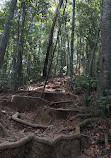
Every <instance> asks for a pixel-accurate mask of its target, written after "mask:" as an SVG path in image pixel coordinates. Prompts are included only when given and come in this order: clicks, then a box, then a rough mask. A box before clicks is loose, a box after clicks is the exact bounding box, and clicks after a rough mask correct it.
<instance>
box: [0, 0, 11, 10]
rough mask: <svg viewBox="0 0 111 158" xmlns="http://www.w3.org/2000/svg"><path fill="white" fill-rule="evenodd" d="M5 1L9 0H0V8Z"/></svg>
mask: <svg viewBox="0 0 111 158" xmlns="http://www.w3.org/2000/svg"><path fill="white" fill-rule="evenodd" d="M6 1H9V0H0V10H1V8H2V6H3V5H4V3H5V2H6Z"/></svg>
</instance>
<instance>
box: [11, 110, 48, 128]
mask: <svg viewBox="0 0 111 158" xmlns="http://www.w3.org/2000/svg"><path fill="white" fill-rule="evenodd" d="M18 117H19V112H17V113H16V114H14V115H12V120H14V121H16V122H18V123H21V124H23V125H26V126H30V127H33V128H42V129H46V128H50V127H51V126H43V125H37V124H32V123H29V122H26V121H23V120H21V119H19V118H18Z"/></svg>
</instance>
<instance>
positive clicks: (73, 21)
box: [70, 0, 75, 82]
mask: <svg viewBox="0 0 111 158" xmlns="http://www.w3.org/2000/svg"><path fill="white" fill-rule="evenodd" d="M74 23H75V0H73V17H72V34H71V55H70V79H71V82H72V78H73V51H74Z"/></svg>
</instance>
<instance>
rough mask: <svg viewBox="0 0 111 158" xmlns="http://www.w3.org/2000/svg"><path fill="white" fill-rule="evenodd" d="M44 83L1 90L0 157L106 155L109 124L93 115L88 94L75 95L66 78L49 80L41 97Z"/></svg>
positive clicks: (41, 157)
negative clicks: (85, 97) (4, 91)
mask: <svg viewBox="0 0 111 158" xmlns="http://www.w3.org/2000/svg"><path fill="white" fill-rule="evenodd" d="M43 86H44V82H41V83H39V84H38V85H37V84H36V85H35V84H32V85H28V86H25V87H23V88H21V89H20V90H19V91H18V92H16V93H11V92H9V93H1V96H0V107H1V110H0V112H1V115H0V123H1V125H3V128H4V129H3V128H2V127H1V126H0V127H1V130H0V157H3V158H9V157H7V153H9V155H10V157H11V158H12V157H14V156H15V157H16V158H19V157H20V158H22V157H25V156H26V157H27V158H43V157H44V158H57V157H61V158H77V157H82V158H83V157H85V158H87V157H89V158H96V157H98V158H99V157H101V158H102V157H103V156H102V154H101V153H100V152H101V151H103V152H104V131H105V128H106V125H105V122H104V120H102V119H100V118H95V117H93V116H91V114H90V109H88V108H86V107H85V104H84V99H83V98H84V95H80V96H77V95H75V94H72V93H71V92H70V91H69V90H68V89H69V87H68V86H67V84H66V79H65V78H54V79H52V80H50V81H48V85H47V86H46V89H45V92H44V95H43V96H44V98H41V93H42V89H43ZM101 142H103V143H101ZM95 146H96V148H95ZM87 148H88V149H87ZM44 150H45V151H44ZM18 153H19V154H18ZM32 153H33V154H32ZM81 153H82V155H81ZM110 154H111V153H110V146H109V149H108V150H107V153H106V155H108V157H110ZM31 155H32V156H31Z"/></svg>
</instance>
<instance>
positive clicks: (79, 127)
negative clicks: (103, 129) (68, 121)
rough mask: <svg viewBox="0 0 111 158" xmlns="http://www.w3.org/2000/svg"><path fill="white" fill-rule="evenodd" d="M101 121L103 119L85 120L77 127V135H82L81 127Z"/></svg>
mask: <svg viewBox="0 0 111 158" xmlns="http://www.w3.org/2000/svg"><path fill="white" fill-rule="evenodd" d="M100 119H101V118H91V119H86V120H84V121H82V122H80V123H78V124H77V125H76V126H75V128H76V134H80V133H81V132H80V130H81V127H83V126H85V125H87V124H89V123H91V122H95V121H98V120H100Z"/></svg>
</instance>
